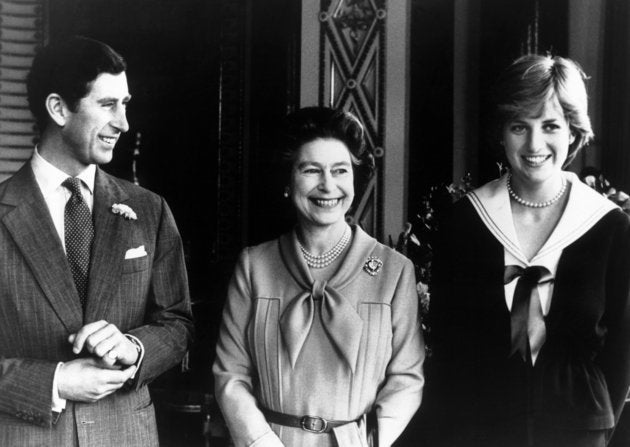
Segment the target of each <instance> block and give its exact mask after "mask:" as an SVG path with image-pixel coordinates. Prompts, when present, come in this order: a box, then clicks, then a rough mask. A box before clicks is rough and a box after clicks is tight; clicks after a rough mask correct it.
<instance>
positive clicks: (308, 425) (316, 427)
mask: <svg viewBox="0 0 630 447" xmlns="http://www.w3.org/2000/svg"><path fill="white" fill-rule="evenodd" d="M300 425H301V426H302V430H304V431H308V432H311V433H324V432H325V431H326V430H327V429H328V421H327V420H326V419H324V418H321V417H319V416H303V417H302V419H301V420H300Z"/></svg>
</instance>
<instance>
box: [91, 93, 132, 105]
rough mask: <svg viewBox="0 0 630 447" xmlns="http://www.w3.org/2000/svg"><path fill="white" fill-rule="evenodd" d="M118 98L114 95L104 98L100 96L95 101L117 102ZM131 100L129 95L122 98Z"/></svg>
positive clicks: (123, 100) (127, 100) (102, 102)
mask: <svg viewBox="0 0 630 447" xmlns="http://www.w3.org/2000/svg"><path fill="white" fill-rule="evenodd" d="M117 101H118V98H117V97H114V96H106V97H105V98H101V99H98V100H97V101H96V102H98V103H99V104H105V103H106V102H117ZM129 101H131V95H128V96H125V97H124V98H123V99H122V102H129Z"/></svg>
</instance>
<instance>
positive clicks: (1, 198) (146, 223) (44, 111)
mask: <svg viewBox="0 0 630 447" xmlns="http://www.w3.org/2000/svg"><path fill="white" fill-rule="evenodd" d="M125 69H126V66H125V62H124V60H123V59H122V57H121V56H120V55H118V54H117V53H116V52H115V51H114V50H112V49H111V48H110V47H108V46H107V45H105V44H103V43H101V42H98V41H95V40H91V39H86V38H79V37H73V38H70V39H67V40H65V41H63V42H60V43H57V44H53V45H49V46H48V47H46V48H44V49H43V50H42V51H40V52H39V53H38V55H37V56H36V58H35V60H34V62H33V67H32V69H31V73H30V75H29V79H28V94H29V104H30V107H31V110H32V111H33V114H34V115H35V117H36V119H37V122H38V126H39V128H40V131H41V139H40V143H39V145H38V147H37V148H36V149H35V152H34V155H33V158H32V159H31V160H30V161H29V162H27V163H26V164H25V165H24V167H23V168H22V169H21V170H20V171H18V172H17V173H16V174H15V175H14V176H13V177H12V178H10V179H9V180H7V181H5V182H4V183H2V184H0V445H2V446H14V445H15V446H26V445H29V446H30V445H38V446H39V445H45V446H57V445H59V446H67V445H76V446H113V445H116V446H132V445H142V446H145V445H157V431H156V426H155V416H154V410H153V405H152V404H151V400H150V397H149V393H148V391H147V386H146V385H147V383H148V382H150V381H151V380H152V379H153V378H155V377H156V376H158V375H159V374H161V373H162V372H164V371H165V370H166V369H168V368H170V367H172V366H173V365H175V364H176V363H177V362H178V361H180V359H181V358H182V356H183V355H184V353H185V351H186V349H187V346H188V343H189V341H190V338H191V333H192V319H191V313H190V303H189V296H188V285H187V278H186V271H185V266H184V260H183V250H182V244H181V239H180V237H179V233H178V231H177V228H176V226H175V222H174V219H173V216H172V214H171V212H170V210H169V208H168V206H167V205H166V203H165V201H164V200H163V199H162V198H161V197H159V196H157V195H156V194H153V193H151V192H149V191H147V190H145V189H142V188H140V187H138V186H136V185H133V184H131V183H129V182H126V181H124V180H120V179H117V178H115V177H112V176H110V175H108V174H106V173H104V172H103V171H102V170H100V169H99V168H98V165H100V164H103V163H107V162H109V161H110V160H111V157H112V152H113V149H114V145H115V144H116V142H117V140H118V137H119V136H120V135H121V134H122V133H123V132H126V131H127V130H128V128H129V125H128V123H127V119H126V110H125V109H126V105H127V102H128V101H129V100H130V95H129V92H128V87H127V79H126V74H125ZM69 177H70V178H71V180H68V178H69ZM68 185H76V186H74V189H73V188H71V187H70V186H68ZM70 202H72V203H73V204H74V205H73V206H74V207H75V208H74V211H72V210H70V208H69V203H70ZM76 209H80V210H81V212H83V213H84V214H83V216H84V218H83V220H80V219H77V218H76V214H74V213H75V212H76ZM69 210H70V211H69ZM72 225H73V226H72ZM77 235H86V238H85V239H82V238H83V236H77ZM78 239H79V240H80V242H77V240H78ZM76 250H79V251H81V250H82V253H86V257H85V259H84V262H79V263H78V264H77V261H76V259H77V255H76V254H75V251H76ZM77 272H79V273H77ZM81 274H83V276H81Z"/></svg>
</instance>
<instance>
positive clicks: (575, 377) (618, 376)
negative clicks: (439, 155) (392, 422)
mask: <svg viewBox="0 0 630 447" xmlns="http://www.w3.org/2000/svg"><path fill="white" fill-rule="evenodd" d="M570 180H571V182H572V188H571V192H570V194H571V195H570V197H569V202H568V204H567V207H566V209H565V210H564V215H563V217H562V220H561V221H560V223H559V224H558V227H556V230H554V232H555V231H557V230H558V228H560V227H561V226H562V227H563V228H564V229H565V230H566V231H562V232H561V233H562V234H561V235H560V234H555V233H554V234H553V235H552V236H551V237H550V238H549V240H548V241H547V243H546V244H550V245H551V246H553V244H554V243H555V242H558V244H559V245H557V246H563V247H564V248H563V249H562V254H561V256H560V259H559V261H558V266H557V270H556V275H555V280H554V286H553V293H552V297H551V304H550V309H549V313H548V314H547V316H546V317H545V326H546V332H547V335H546V341H545V343H544V345H543V346H542V348H541V350H540V353H539V356H538V358H537V360H536V363H535V365H534V366H532V365H531V363H530V364H525V363H524V362H523V361H522V360H521V359H520V358H519V356H512V357H510V355H509V354H510V348H511V340H510V310H509V309H508V307H507V304H506V299H505V293H504V285H503V271H504V250H506V249H508V248H505V247H506V246H508V244H509V242H510V238H509V237H508V236H507V235H508V234H509V233H510V231H509V228H505V227H501V225H496V223H497V220H496V219H494V220H493V219H492V217H491V216H492V210H491V209H490V208H489V207H487V206H484V205H483V203H481V202H480V201H479V200H478V199H475V197H478V196H479V195H480V194H479V193H478V192H476V193H474V194H472V197H471V200H468V198H466V199H462V200H461V201H460V202H458V203H457V204H455V206H454V208H453V212H452V214H451V215H450V216H449V217H448V218H447V219H446V220H445V221H444V222H442V223H441V227H440V229H441V232H442V237H441V238H440V241H441V242H440V243H439V244H438V245H437V246H436V252H435V259H434V269H433V273H434V278H433V284H432V296H431V309H430V325H431V334H432V339H431V343H432V344H431V347H432V352H433V357H432V358H431V362H429V363H430V366H428V367H427V388H426V401H425V403H426V406H424V407H423V409H422V412H423V413H424V414H425V416H426V417H427V418H433V419H435V420H436V422H434V423H433V424H427V425H428V426H430V425H433V426H436V427H441V429H439V430H438V432H437V438H438V439H439V440H440V441H441V443H442V444H443V445H449V446H460V445H461V446H464V445H465V446H477V445H480V446H487V447H491V446H492V447H493V446H507V445H509V446H518V445H521V444H520V442H524V441H525V440H526V439H527V433H526V432H527V430H528V428H527V427H528V426H530V427H533V428H534V429H536V430H543V431H544V430H556V429H560V430H568V431H576V430H606V429H610V428H612V427H613V426H614V424H615V422H616V421H617V420H618V418H619V414H620V413H621V410H622V408H623V404H624V399H625V397H626V395H627V393H628V385H629V383H630V274H629V272H630V221H629V219H628V216H626V215H625V214H624V213H623V212H622V211H621V210H620V209H618V208H616V207H615V209H611V208H613V207H612V206H610V207H609V204H610V202H608V201H607V200H606V199H604V198H602V197H601V196H598V195H597V194H596V193H595V192H593V191H592V190H590V189H589V188H588V187H586V186H585V185H583V184H581V183H580V182H579V180H578V179H577V178H576V177H574V176H571V177H570ZM498 182H499V183H498V184H497V185H495V186H492V188H494V190H495V191H496V192H497V193H501V194H503V195H504V198H503V199H502V200H499V201H498V202H501V201H502V202H503V204H507V210H508V211H507V212H508V213H509V198H508V197H507V191H506V189H505V184H504V183H505V181H504V179H503V180H501V181H498ZM500 182H503V183H500ZM486 190H487V187H486ZM578 197H579V199H578ZM493 200H494V199H493ZM501 206H505V205H501ZM489 210H490V211H489ZM578 215H582V217H581V218H579V217H578ZM488 216H490V218H489V217H488ZM509 218H510V219H511V214H510V217H509ZM493 225H494V226H493ZM559 236H561V237H559ZM552 238H553V239H552ZM563 238H564V239H563ZM512 240H514V239H513V238H512ZM547 246H549V245H545V247H547ZM545 247H543V249H542V250H544V249H545ZM542 250H541V251H542ZM534 264H535V262H534ZM451 436H452V437H454V438H455V439H451V438H450V437H451ZM442 444H440V445H442Z"/></svg>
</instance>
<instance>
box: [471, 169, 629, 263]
mask: <svg viewBox="0 0 630 447" xmlns="http://www.w3.org/2000/svg"><path fill="white" fill-rule="evenodd" d="M563 175H564V176H565V179H566V180H567V181H568V182H570V183H571V189H570V192H569V200H568V202H567V206H566V208H565V210H564V213H563V214H562V217H561V218H560V221H559V222H558V225H557V226H556V228H555V229H554V230H553V232H552V233H551V235H550V236H549V239H547V241H546V242H545V244H544V245H543V246H542V248H541V249H540V250H539V251H538V253H537V254H536V255H535V256H534V257H533V258H532V259H530V260H528V259H527V258H526V257H525V255H524V254H523V253H522V251H521V248H520V244H519V242H518V239H517V237H516V230H515V228H514V221H513V220H512V209H511V205H510V197H509V195H508V191H507V174H506V175H504V176H502V177H501V178H499V179H496V180H493V181H491V182H489V183H486V184H485V185H483V186H482V187H480V188H477V189H475V190H474V191H471V192H470V193H468V194H467V195H466V197H467V198H468V199H469V200H470V202H471V203H472V205H473V207H474V208H475V210H476V211H477V214H478V215H479V217H480V218H481V220H482V222H483V223H484V224H485V225H486V227H487V228H488V230H490V232H491V233H492V234H493V235H494V237H495V238H496V239H497V240H498V241H499V242H500V243H501V245H503V247H504V248H505V250H507V251H509V252H510V254H511V255H512V256H514V257H515V258H516V259H518V260H519V261H521V262H522V263H523V265H533V264H536V263H537V262H538V261H544V259H545V258H546V257H547V256H548V255H549V254H551V253H553V252H557V251H561V250H563V249H564V248H565V247H567V246H568V245H570V244H571V243H573V242H574V241H576V240H577V239H578V238H580V237H581V236H582V235H584V233H586V232H587V231H588V230H589V229H591V227H593V225H595V224H596V223H597V222H598V221H599V220H600V219H601V218H602V217H603V216H604V215H605V214H607V213H609V212H610V211H612V210H613V209H615V208H617V205H615V204H614V203H613V202H611V201H610V200H608V199H606V198H605V197H603V196H602V195H600V194H598V193H597V192H596V191H594V190H593V189H591V188H590V187H589V186H587V185H585V184H584V183H582V182H581V181H580V179H579V178H578V177H577V175H575V174H574V173H572V172H566V171H565V172H563ZM541 263H544V262H541Z"/></svg>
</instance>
